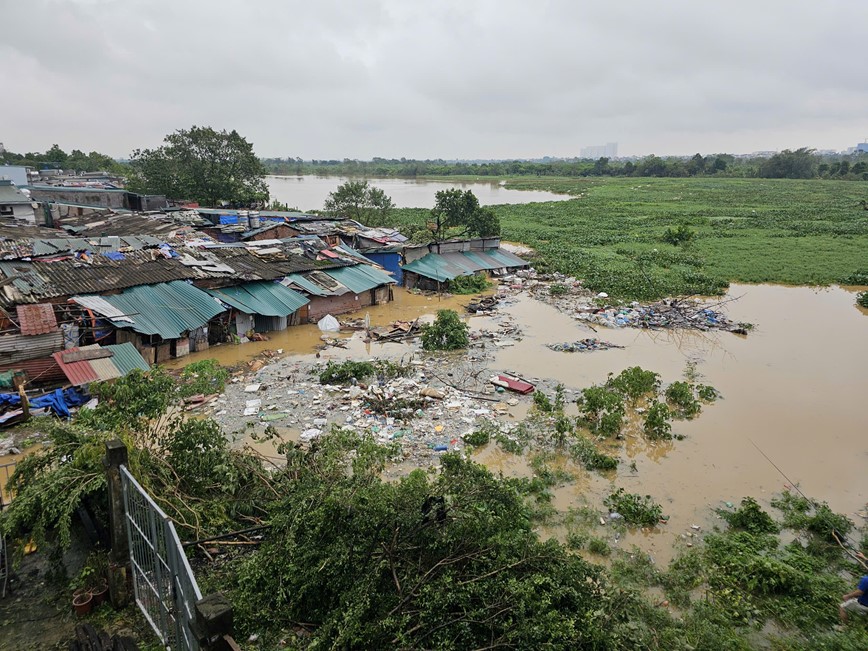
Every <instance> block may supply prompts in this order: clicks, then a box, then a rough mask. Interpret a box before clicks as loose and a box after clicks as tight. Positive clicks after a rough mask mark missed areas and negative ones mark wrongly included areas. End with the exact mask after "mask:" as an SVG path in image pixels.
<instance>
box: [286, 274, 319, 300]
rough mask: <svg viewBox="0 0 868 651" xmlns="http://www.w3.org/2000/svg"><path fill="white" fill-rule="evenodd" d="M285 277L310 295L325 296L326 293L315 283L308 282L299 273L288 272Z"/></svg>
mask: <svg viewBox="0 0 868 651" xmlns="http://www.w3.org/2000/svg"><path fill="white" fill-rule="evenodd" d="M286 279H287V280H288V281H290V282H291V283H293V284H295V285H298V286H299V287H301V288H302V289H303V290H304V291H306V292H307V293H308V294H311V295H312V296H325V295H326V293H325V292H324V291H323V290H322V289H321V288H320V287H318V286H317V285H315V284H314V283H312V282H310V281H309V280H308V279H307V278H305V277H304V276H302V275H301V274H289V275H288V276H287V277H286Z"/></svg>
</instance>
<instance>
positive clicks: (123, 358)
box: [103, 342, 151, 375]
mask: <svg viewBox="0 0 868 651" xmlns="http://www.w3.org/2000/svg"><path fill="white" fill-rule="evenodd" d="M103 348H108V349H109V350H110V351H112V353H114V355H113V356H112V358H111V359H112V362H114V365H115V366H116V367H117V369H118V370H119V371H120V372H121V375H126V374H127V373H129V372H130V371H132V370H133V369H137V368H138V369H141V370H143V371H149V370H151V367H150V366H148V363H147V362H146V361H145V358H144V357H142V354H141V353H140V352H139V351H138V349H137V348H136V347H135V346H134V345H133V344H131V343H130V342H126V343H123V344H113V345H111V346H103Z"/></svg>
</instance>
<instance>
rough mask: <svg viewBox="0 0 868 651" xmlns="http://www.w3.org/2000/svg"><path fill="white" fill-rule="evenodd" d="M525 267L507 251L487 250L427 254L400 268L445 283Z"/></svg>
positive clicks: (521, 261) (523, 262) (524, 263)
mask: <svg viewBox="0 0 868 651" xmlns="http://www.w3.org/2000/svg"><path fill="white" fill-rule="evenodd" d="M526 265H527V262H526V261H524V260H522V259H521V258H519V257H518V256H516V255H513V254H512V253H509V252H508V251H504V250H502V249H489V250H487V251H452V252H449V253H429V254H427V255H425V256H424V257H422V258H419V259H418V260H414V261H413V262H410V263H409V264H405V265H404V266H403V267H402V268H403V270H404V271H410V272H413V273H417V274H419V275H420V276H425V277H426V278H432V279H433V280H437V281H439V282H445V281H447V280H452V279H453V278H457V277H458V276H467V275H470V274H473V273H476V272H477V271H490V270H492V269H502V268H504V267H506V268H509V267H524V266H526Z"/></svg>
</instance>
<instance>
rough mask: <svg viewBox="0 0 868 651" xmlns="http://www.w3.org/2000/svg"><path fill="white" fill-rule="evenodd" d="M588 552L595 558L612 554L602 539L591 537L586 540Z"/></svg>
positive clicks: (607, 544)
mask: <svg viewBox="0 0 868 651" xmlns="http://www.w3.org/2000/svg"><path fill="white" fill-rule="evenodd" d="M587 548H588V551H589V552H591V553H592V554H596V555H597V556H608V555H610V554H611V553H612V548H611V547H609V543H607V542H606V541H605V540H603V539H602V538H596V537H592V538H590V539H589V540H588V545H587Z"/></svg>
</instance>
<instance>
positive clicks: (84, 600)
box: [72, 592, 93, 617]
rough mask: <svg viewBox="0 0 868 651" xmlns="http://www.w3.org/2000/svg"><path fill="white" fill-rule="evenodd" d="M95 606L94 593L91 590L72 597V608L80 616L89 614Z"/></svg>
mask: <svg viewBox="0 0 868 651" xmlns="http://www.w3.org/2000/svg"><path fill="white" fill-rule="evenodd" d="M91 608H93V595H91V594H90V593H89V592H85V593H82V594H78V595H75V596H74V597H73V598H72V609H73V610H74V611H75V614H76V615H78V616H79V617H83V616H84V615H87V614H88V613H89V612H90V611H91Z"/></svg>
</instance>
